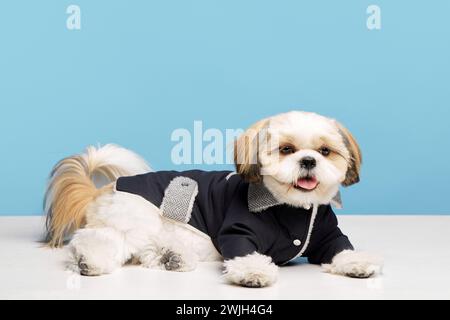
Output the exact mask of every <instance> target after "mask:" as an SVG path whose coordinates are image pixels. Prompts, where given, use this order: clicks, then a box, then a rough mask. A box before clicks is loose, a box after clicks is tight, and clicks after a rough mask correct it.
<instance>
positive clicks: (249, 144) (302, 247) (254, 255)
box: [44, 111, 382, 287]
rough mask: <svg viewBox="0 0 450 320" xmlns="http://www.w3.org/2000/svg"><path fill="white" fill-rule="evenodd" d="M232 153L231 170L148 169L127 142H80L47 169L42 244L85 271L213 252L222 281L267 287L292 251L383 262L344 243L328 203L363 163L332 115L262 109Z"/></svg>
mask: <svg viewBox="0 0 450 320" xmlns="http://www.w3.org/2000/svg"><path fill="white" fill-rule="evenodd" d="M234 161H235V165H236V171H235V172H229V171H214V172H206V171H199V170H191V171H184V172H177V171H158V172H152V170H151V169H150V167H149V166H148V165H147V163H146V162H145V161H144V160H143V159H142V158H141V157H139V156H138V155H136V154H135V153H133V152H132V151H130V150H127V149H124V148H122V147H119V146H116V145H106V146H103V147H99V148H95V147H88V148H87V150H86V152H85V153H83V154H80V155H75V156H71V157H68V158H65V159H63V160H61V161H60V162H59V163H58V164H57V165H56V166H55V167H54V169H53V171H52V173H51V175H50V179H49V183H48V187H47V192H46V196H45V201H44V203H45V212H46V215H47V239H48V243H49V245H50V246H52V247H59V246H62V245H63V244H64V243H65V241H66V240H69V243H68V248H69V252H70V257H71V259H70V261H71V263H70V265H71V267H72V268H73V269H74V270H76V271H77V272H79V273H80V274H82V275H85V276H97V275H102V274H107V273H111V272H113V271H114V270H116V269H117V268H120V267H121V266H122V265H124V264H126V263H130V262H133V263H139V264H141V265H142V266H144V267H147V268H154V269H164V270H169V271H178V272H183V271H190V270H193V269H195V267H196V265H197V264H198V262H200V261H223V268H224V277H225V279H226V280H227V281H228V282H230V283H232V284H237V285H241V286H246V287H266V286H270V285H272V284H273V283H275V282H276V280H277V278H278V272H279V271H278V269H279V266H281V265H283V264H286V263H288V262H289V261H291V260H293V259H295V258H297V257H300V256H303V257H307V258H308V260H309V262H310V263H314V264H320V265H322V267H323V269H324V270H325V271H326V272H329V273H332V274H338V275H344V276H349V277H356V278H368V277H371V276H373V275H375V274H378V273H380V272H381V269H382V261H381V259H380V258H378V257H376V256H374V255H371V254H368V253H365V252H358V251H354V248H353V246H352V244H351V243H350V241H349V240H348V238H347V236H345V235H344V234H343V233H342V232H341V230H340V229H339V228H338V226H337V219H336V216H335V214H334V213H333V211H332V208H331V204H333V203H335V204H338V203H339V187H340V185H342V186H350V185H353V184H355V183H357V182H359V177H360V168H361V163H362V156H361V151H360V148H359V146H358V144H357V142H356V140H355V138H354V137H353V136H352V134H351V133H350V132H349V131H348V130H347V129H346V128H345V127H344V126H342V125H341V124H340V123H339V122H337V121H336V120H333V119H330V118H327V117H324V116H321V115H318V114H315V113H309V112H302V111H291V112H288V113H283V114H279V115H275V116H273V117H269V118H266V119H263V120H260V121H258V122H257V123H255V124H254V125H253V126H251V127H250V128H249V129H247V131H245V132H244V133H243V134H242V135H241V136H240V137H239V138H238V139H237V140H236V141H235V145H234ZM98 177H101V178H103V179H107V183H106V184H105V183H103V184H101V185H99V184H98V183H97V184H96V183H95V182H96V181H97V180H98V179H97V178H98Z"/></svg>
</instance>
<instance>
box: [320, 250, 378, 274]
mask: <svg viewBox="0 0 450 320" xmlns="http://www.w3.org/2000/svg"><path fill="white" fill-rule="evenodd" d="M322 267H323V268H324V269H325V271H326V272H329V273H333V274H339V275H343V276H347V277H351V278H363V279H364V278H369V277H371V276H373V275H375V274H379V273H381V270H382V267H383V261H382V259H381V258H380V257H378V256H375V255H372V254H369V253H367V252H355V251H352V250H344V251H342V252H340V253H338V254H337V255H336V256H335V257H334V258H333V261H332V262H331V263H330V264H323V265H322Z"/></svg>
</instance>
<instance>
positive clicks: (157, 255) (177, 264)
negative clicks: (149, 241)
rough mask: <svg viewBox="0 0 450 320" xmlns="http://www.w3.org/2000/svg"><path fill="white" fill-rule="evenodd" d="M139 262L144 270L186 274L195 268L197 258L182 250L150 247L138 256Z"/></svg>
mask: <svg viewBox="0 0 450 320" xmlns="http://www.w3.org/2000/svg"><path fill="white" fill-rule="evenodd" d="M139 262H140V263H141V264H142V266H143V267H146V268H151V269H165V270H168V271H177V272H187V271H192V270H194V269H195V268H196V267H197V262H198V257H197V256H196V255H195V254H193V253H189V252H186V251H183V250H179V251H176V250H173V249H170V248H159V247H157V246H153V245H150V246H147V247H146V248H145V249H144V250H143V251H142V252H141V253H140V254H139Z"/></svg>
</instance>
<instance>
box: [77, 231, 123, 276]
mask: <svg viewBox="0 0 450 320" xmlns="http://www.w3.org/2000/svg"><path fill="white" fill-rule="evenodd" d="M121 247H122V242H121V239H120V237H118V236H117V234H116V233H114V232H109V230H107V229H80V230H78V231H77V233H76V234H75V235H74V237H73V238H72V240H71V241H70V243H69V246H68V249H69V255H70V256H69V259H70V261H69V265H68V268H69V269H71V270H72V271H75V272H79V273H80V274H81V275H84V276H98V275H102V274H107V273H111V272H113V271H114V270H115V269H117V268H119V267H120V266H121V265H122V264H123V259H124V258H123V257H122V254H121V250H120V248H121Z"/></svg>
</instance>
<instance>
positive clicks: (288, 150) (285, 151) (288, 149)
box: [280, 146, 295, 154]
mask: <svg viewBox="0 0 450 320" xmlns="http://www.w3.org/2000/svg"><path fill="white" fill-rule="evenodd" d="M294 152H295V149H294V147H293V146H282V147H281V148H280V153H282V154H291V153H294Z"/></svg>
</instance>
